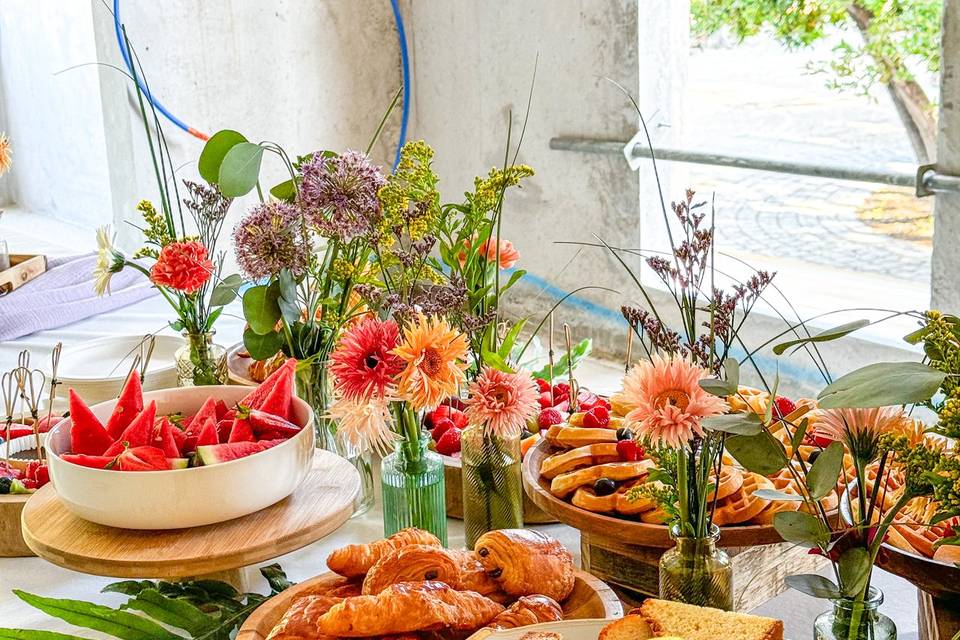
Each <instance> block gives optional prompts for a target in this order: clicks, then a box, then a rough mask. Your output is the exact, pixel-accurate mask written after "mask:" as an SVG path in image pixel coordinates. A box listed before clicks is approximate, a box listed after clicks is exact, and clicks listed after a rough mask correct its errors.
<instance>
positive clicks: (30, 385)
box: [16, 367, 47, 458]
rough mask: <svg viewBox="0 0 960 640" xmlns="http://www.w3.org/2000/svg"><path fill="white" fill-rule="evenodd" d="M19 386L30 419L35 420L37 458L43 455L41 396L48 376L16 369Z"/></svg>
mask: <svg viewBox="0 0 960 640" xmlns="http://www.w3.org/2000/svg"><path fill="white" fill-rule="evenodd" d="M16 378H17V386H19V387H20V398H21V399H22V400H23V402H25V403H26V408H27V409H29V410H30V417H31V418H33V435H34V438H35V439H36V447H37V458H39V457H40V455H41V448H42V447H41V444H40V429H39V427H38V424H37V423H38V422H39V420H40V396H42V395H43V387H44V386H45V385H46V383H47V375H46V374H45V373H44V372H43V371H41V370H40V369H32V370H31V369H26V368H24V367H18V368H17V369H16Z"/></svg>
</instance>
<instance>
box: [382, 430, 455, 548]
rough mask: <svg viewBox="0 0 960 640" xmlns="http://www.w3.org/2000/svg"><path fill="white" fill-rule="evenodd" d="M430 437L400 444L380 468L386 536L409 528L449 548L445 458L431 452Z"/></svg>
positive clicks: (401, 440)
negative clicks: (432, 536) (423, 530)
mask: <svg viewBox="0 0 960 640" xmlns="http://www.w3.org/2000/svg"><path fill="white" fill-rule="evenodd" d="M429 442H430V437H429V435H428V434H424V435H422V436H420V437H419V438H418V439H417V440H413V439H410V438H403V439H400V440H398V441H397V443H396V451H394V452H393V453H391V454H390V455H388V456H387V457H385V458H384V459H383V462H382V463H381V465H380V486H381V489H382V494H383V535H384V536H389V535H392V534H394V533H396V532H397V531H399V530H401V529H405V528H407V527H417V528H418V529H425V530H426V531H429V532H431V533H432V534H433V535H435V536H437V537H438V538H440V540H441V541H442V542H443V545H444V546H446V545H447V501H446V488H445V486H444V479H443V476H444V472H443V459H442V458H441V457H440V456H439V455H438V454H436V453H434V452H433V451H430V449H429V448H428V444H429Z"/></svg>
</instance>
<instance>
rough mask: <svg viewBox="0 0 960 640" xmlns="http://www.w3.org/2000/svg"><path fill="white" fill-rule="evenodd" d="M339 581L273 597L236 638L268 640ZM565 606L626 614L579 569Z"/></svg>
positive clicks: (319, 580) (600, 614) (569, 612)
mask: <svg viewBox="0 0 960 640" xmlns="http://www.w3.org/2000/svg"><path fill="white" fill-rule="evenodd" d="M338 580H342V578H340V576H338V575H337V574H335V573H324V574H322V575H320V576H317V577H316V578H311V579H310V580H307V581H305V582H301V583H300V584H298V585H296V586H293V587H291V588H289V589H287V590H286V591H284V592H283V593H281V594H279V595H276V596H274V597H273V598H270V599H269V600H267V601H266V602H264V603H263V604H262V605H260V607H259V608H257V610H256V611H254V612H253V614H251V616H250V617H249V618H247V621H246V622H245V623H244V624H243V626H242V627H241V628H240V632H239V633H238V634H237V637H236V640H265V639H266V637H267V636H268V635H269V634H270V631H271V630H272V629H273V628H274V626H276V625H277V623H278V622H280V619H281V618H282V617H283V615H284V614H285V613H286V612H287V610H288V609H289V608H290V606H291V605H292V604H293V603H294V601H296V600H297V599H298V598H299V597H302V596H304V595H307V594H309V593H316V592H317V591H322V590H323V587H324V586H325V585H326V584H330V585H333V584H335V583H337V581H338ZM562 605H563V613H564V618H565V620H579V619H596V618H619V617H621V616H622V615H623V605H622V604H621V603H620V600H619V598H617V595H616V594H615V593H614V592H613V590H612V589H610V587H608V586H607V585H606V584H604V583H603V582H602V581H600V580H599V579H597V578H595V577H593V576H592V575H590V574H589V573H587V572H585V571H577V572H576V577H575V583H574V587H573V593H571V594H570V596H569V597H568V598H567V599H566V600H565V601H564V602H563V603H562ZM478 637H480V636H478Z"/></svg>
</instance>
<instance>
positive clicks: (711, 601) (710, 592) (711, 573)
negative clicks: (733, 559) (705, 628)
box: [660, 525, 733, 611]
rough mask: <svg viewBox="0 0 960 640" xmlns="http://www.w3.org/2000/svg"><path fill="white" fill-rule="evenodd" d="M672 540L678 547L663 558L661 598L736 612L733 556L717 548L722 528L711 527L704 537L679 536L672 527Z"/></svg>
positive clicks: (661, 560)
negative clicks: (731, 561)
mask: <svg viewBox="0 0 960 640" xmlns="http://www.w3.org/2000/svg"><path fill="white" fill-rule="evenodd" d="M670 537H671V538H672V539H673V540H674V542H675V543H676V545H675V546H674V547H673V548H672V549H668V550H667V551H666V552H665V553H664V554H663V555H662V556H660V598H662V599H663V600H674V601H677V602H684V603H686V604H693V605H697V606H701V607H714V608H716V609H723V610H725V611H730V610H731V609H733V566H732V565H731V564H730V557H729V556H728V555H727V553H726V552H725V551H724V550H723V549H719V548H718V547H717V542H718V541H719V540H720V528H719V527H717V526H716V525H711V527H710V534H709V535H708V536H706V537H704V538H694V537H687V536H682V535H680V528H679V527H678V526H673V527H672V528H671V529H670Z"/></svg>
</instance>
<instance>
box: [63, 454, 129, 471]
mask: <svg viewBox="0 0 960 640" xmlns="http://www.w3.org/2000/svg"><path fill="white" fill-rule="evenodd" d="M60 457H61V458H63V460H65V461H66V462H71V463H73V464H79V465H80V466H82V467H92V468H93V469H105V468H106V467H107V465H108V464H110V463H111V462H113V461H115V460H116V459H117V458H116V457H115V456H88V455H85V454H83V453H65V454H63V455H62V456H60Z"/></svg>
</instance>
